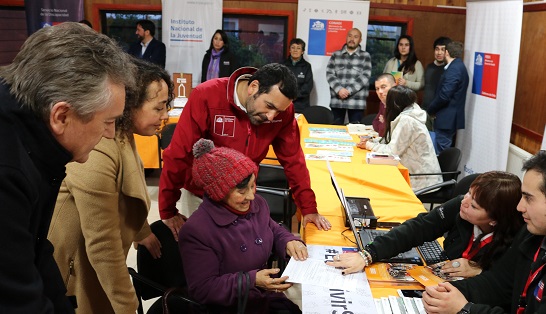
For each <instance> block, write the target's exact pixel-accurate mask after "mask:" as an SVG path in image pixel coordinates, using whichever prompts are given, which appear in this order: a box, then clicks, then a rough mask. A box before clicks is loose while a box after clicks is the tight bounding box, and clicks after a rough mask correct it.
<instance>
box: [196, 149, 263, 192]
mask: <svg viewBox="0 0 546 314" xmlns="http://www.w3.org/2000/svg"><path fill="white" fill-rule="evenodd" d="M193 156H194V157H195V159H194V160H193V167H192V175H193V181H194V183H195V184H196V185H197V186H198V187H200V188H203V190H205V192H206V193H207V194H208V195H209V197H210V198H211V199H213V200H215V201H221V200H222V199H224V197H226V195H227V194H228V193H229V191H230V190H231V189H233V188H234V187H236V186H237V184H239V183H241V181H243V179H245V178H246V177H248V176H249V175H251V174H252V173H254V174H256V173H257V172H258V168H257V167H256V164H255V163H254V162H253V161H252V160H250V158H248V157H247V156H245V155H244V154H242V153H240V152H238V151H236V150H234V149H231V148H226V147H219V148H217V147H214V143H213V142H212V141H211V140H207V139H203V138H202V139H199V140H198V141H197V142H196V143H195V144H193Z"/></svg>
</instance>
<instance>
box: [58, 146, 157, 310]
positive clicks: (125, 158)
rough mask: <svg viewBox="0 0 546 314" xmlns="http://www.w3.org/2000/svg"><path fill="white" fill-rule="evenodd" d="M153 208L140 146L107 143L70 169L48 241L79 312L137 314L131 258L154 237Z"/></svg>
mask: <svg viewBox="0 0 546 314" xmlns="http://www.w3.org/2000/svg"><path fill="white" fill-rule="evenodd" d="M149 208H150V198H149V195H148V192H147V189H146V182H145V180H144V169H143V167H142V162H141V161H140V158H139V156H138V153H137V151H136V148H135V146H134V142H130V141H129V140H127V139H125V140H124V141H120V140H119V139H118V138H116V139H115V140H113V139H106V138H103V139H102V140H101V142H100V143H99V144H98V145H97V146H96V147H95V149H94V150H93V151H92V152H91V154H90V156H89V160H88V161H87V162H86V163H83V164H79V163H70V164H68V166H67V176H66V178H65V180H64V181H63V184H62V186H61V189H60V193H59V196H58V198H57V204H56V206H55V212H54V214H53V220H52V222H51V227H50V229H49V235H48V238H49V240H50V241H51V242H52V243H53V245H54V246H55V253H54V257H55V260H56V261H57V264H58V265H59V269H60V271H61V274H62V275H63V277H64V280H65V284H66V286H67V290H68V292H67V295H75V296H76V298H77V302H78V309H77V311H76V312H77V313H81V314H83V313H85V314H87V313H101V314H104V313H131V314H134V313H135V311H136V309H137V307H138V301H137V298H136V295H135V292H134V289H133V286H132V284H131V280H130V276H129V273H128V272H127V265H126V258H127V253H128V251H129V248H130V246H131V243H132V242H133V241H140V240H142V239H144V238H146V237H147V236H148V235H150V233H151V230H150V227H149V225H148V223H147V221H146V219H147V216H148V210H149Z"/></svg>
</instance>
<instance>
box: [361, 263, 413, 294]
mask: <svg viewBox="0 0 546 314" xmlns="http://www.w3.org/2000/svg"><path fill="white" fill-rule="evenodd" d="M415 267H417V265H415V264H405V263H375V264H372V265H370V266H368V267H366V277H367V278H368V282H369V283H370V286H371V287H376V288H394V287H396V288H397V289H423V285H421V284H420V283H419V281H417V280H415V278H413V277H412V276H411V275H410V274H409V273H408V271H409V270H411V269H413V268H415Z"/></svg>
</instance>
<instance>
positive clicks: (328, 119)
mask: <svg viewBox="0 0 546 314" xmlns="http://www.w3.org/2000/svg"><path fill="white" fill-rule="evenodd" d="M302 114H303V116H304V117H305V119H306V120H307V122H309V123H314V124H332V123H334V114H333V113H332V111H331V110H330V109H328V108H326V107H323V106H311V107H307V108H305V109H303V111H302Z"/></svg>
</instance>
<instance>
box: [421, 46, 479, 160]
mask: <svg viewBox="0 0 546 314" xmlns="http://www.w3.org/2000/svg"><path fill="white" fill-rule="evenodd" d="M463 52H464V48H463V43H461V42H455V41H454V42H450V43H449V44H447V46H446V61H447V65H446V66H445V71H444V74H443V75H442V77H441V79H440V82H439V83H438V88H437V90H436V95H435V96H434V99H433V100H432V102H431V103H430V105H429V107H428V108H427V113H428V114H429V115H430V116H432V117H433V118H434V132H435V133H436V145H435V148H436V149H437V151H436V153H437V154H440V153H441V152H442V151H443V150H444V149H446V148H449V147H451V143H452V142H453V136H455V133H456V132H457V130H458V129H464V126H465V116H464V114H465V113H464V108H465V103H466V90H467V88H468V81H469V79H468V72H467V70H466V66H465V65H464V62H463V60H462V59H461V58H462V57H463Z"/></svg>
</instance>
